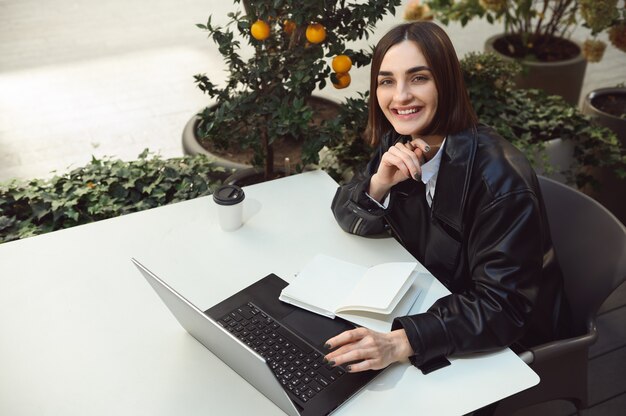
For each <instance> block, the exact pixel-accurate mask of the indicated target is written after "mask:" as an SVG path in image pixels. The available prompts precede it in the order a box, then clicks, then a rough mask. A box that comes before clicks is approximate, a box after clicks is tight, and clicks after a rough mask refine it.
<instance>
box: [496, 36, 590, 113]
mask: <svg viewBox="0 0 626 416" xmlns="http://www.w3.org/2000/svg"><path fill="white" fill-rule="evenodd" d="M502 36H503V35H502V34H499V35H494V36H492V37H490V38H489V39H487V41H486V42H485V51H486V52H493V53H495V54H497V55H499V56H500V57H502V58H503V59H505V60H509V61H514V60H516V59H513V58H510V57H508V56H506V55H502V54H501V53H500V52H498V51H497V50H495V49H494V47H493V43H494V42H495V41H496V39H499V38H501V37H502ZM577 45H578V44H577ZM578 46H579V50H581V49H580V45H578ZM517 61H518V62H519V63H520V64H521V65H522V67H523V68H524V70H523V71H522V73H521V74H520V75H518V76H517V77H516V79H515V84H516V85H517V86H518V87H519V88H537V89H541V90H544V91H546V92H547V93H548V94H550V95H560V96H561V97H563V98H564V99H565V101H567V102H569V103H570V104H572V105H573V106H578V101H579V99H580V92H581V90H582V86H583V80H584V78H585V70H586V69H587V60H586V59H585V57H584V56H583V55H582V52H581V53H579V54H578V56H576V57H575V58H573V59H568V60H565V61H558V62H539V61H527V60H521V61H520V60H517Z"/></svg>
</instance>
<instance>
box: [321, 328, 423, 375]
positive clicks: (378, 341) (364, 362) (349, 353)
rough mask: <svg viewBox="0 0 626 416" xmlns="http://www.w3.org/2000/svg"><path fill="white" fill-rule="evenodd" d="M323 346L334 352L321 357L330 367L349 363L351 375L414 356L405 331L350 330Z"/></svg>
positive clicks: (377, 368)
mask: <svg viewBox="0 0 626 416" xmlns="http://www.w3.org/2000/svg"><path fill="white" fill-rule="evenodd" d="M326 345H327V347H328V348H329V349H334V351H333V352H331V353H329V354H327V355H326V356H325V357H324V358H326V360H328V361H329V362H333V363H334V364H333V365H342V364H345V363H352V364H350V365H348V366H347V367H346V368H347V369H348V371H350V372H352V373H354V372H358V371H365V370H380V369H381V368H385V367H387V366H388V365H389V364H391V363H394V362H396V361H400V360H402V359H404V358H407V357H409V356H411V355H413V349H412V348H411V344H409V340H408V339H407V337H406V333H405V332H404V329H398V330H396V331H392V332H388V333H381V332H376V331H372V330H371V329H367V328H357V329H352V330H350V331H345V332H342V333H341V334H339V335H337V336H336V337H333V338H331V339H329V340H328V341H326Z"/></svg>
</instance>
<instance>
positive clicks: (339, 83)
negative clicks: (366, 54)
mask: <svg viewBox="0 0 626 416" xmlns="http://www.w3.org/2000/svg"><path fill="white" fill-rule="evenodd" d="M330 80H331V81H332V83H333V87H335V88H337V89H338V90H342V89H344V88H346V87H347V86H348V85H350V81H351V80H352V79H351V78H350V74H348V73H347V72H345V73H339V74H335V76H334V77H332V76H331V77H330ZM335 80H336V82H335Z"/></svg>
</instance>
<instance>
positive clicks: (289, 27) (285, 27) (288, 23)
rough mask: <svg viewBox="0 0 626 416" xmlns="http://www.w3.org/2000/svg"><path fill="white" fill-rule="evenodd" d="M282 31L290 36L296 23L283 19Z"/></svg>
mask: <svg viewBox="0 0 626 416" xmlns="http://www.w3.org/2000/svg"><path fill="white" fill-rule="evenodd" d="M283 30H284V31H285V33H286V34H288V35H291V34H292V33H293V31H294V30H296V23H295V22H294V21H292V20H289V19H285V21H284V22H283Z"/></svg>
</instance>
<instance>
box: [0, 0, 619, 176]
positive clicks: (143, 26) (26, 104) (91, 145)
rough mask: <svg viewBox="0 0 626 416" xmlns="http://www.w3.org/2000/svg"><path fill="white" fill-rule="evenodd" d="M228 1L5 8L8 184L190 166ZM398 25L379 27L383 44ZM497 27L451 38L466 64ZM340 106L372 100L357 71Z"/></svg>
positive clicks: (82, 0) (0, 114)
mask: <svg viewBox="0 0 626 416" xmlns="http://www.w3.org/2000/svg"><path fill="white" fill-rule="evenodd" d="M237 7H238V6H236V5H234V3H233V2H229V1H222V0H208V1H207V0H176V1H172V0H152V1H147V0H108V1H106V2H104V1H103V2H96V1H90V0H48V1H46V2H43V1H37V0H0V181H5V180H8V179H10V178H13V177H19V178H32V177H45V176H49V175H50V172H51V171H53V170H57V171H64V170H65V169H66V168H67V167H69V166H80V165H82V164H84V163H86V162H88V161H89V159H90V158H91V155H96V156H102V155H112V156H117V157H120V158H122V159H127V160H130V159H133V158H135V157H136V156H137V155H138V154H139V153H140V152H141V151H142V150H143V149H145V148H150V149H151V150H153V151H155V152H160V153H161V154H162V155H163V156H168V157H169V156H178V155H181V154H182V150H181V145H180V133H181V130H182V128H183V126H184V124H185V122H186V121H187V120H188V119H189V118H190V117H191V116H192V115H193V114H194V113H195V112H196V111H197V110H198V109H200V108H202V107H204V106H206V105H207V102H208V101H207V97H205V96H203V95H202V93H201V92H200V91H199V90H198V89H197V88H196V87H195V85H194V83H193V75H194V74H196V73H201V72H206V73H207V74H209V76H211V77H212V78H213V79H216V80H220V79H224V77H225V72H224V70H223V68H224V66H223V63H222V62H221V59H220V55H219V54H218V52H217V49H216V48H215V47H214V45H213V44H212V42H211V41H209V40H207V39H206V35H205V34H204V33H203V32H202V31H201V30H200V29H198V28H196V26H195V24H196V23H200V22H205V21H206V19H207V17H208V16H209V15H210V14H212V15H213V16H214V20H216V19H217V21H220V20H222V21H223V20H224V19H225V18H226V13H228V12H230V11H234V10H235V9H236V8H237ZM401 15H402V9H399V10H398V17H390V18H387V19H385V20H384V21H383V22H382V23H381V24H379V25H378V30H377V34H376V35H375V36H374V37H373V38H371V39H370V41H369V42H370V43H374V42H375V41H376V40H377V39H378V37H379V36H380V35H381V34H382V33H384V32H385V31H386V29H387V28H389V27H390V26H392V25H394V24H396V23H400V22H401ZM500 30H501V28H500V26H499V25H496V26H490V25H488V24H486V23H484V22H478V23H475V24H474V23H473V24H471V25H470V26H469V27H466V28H464V29H461V28H460V27H459V26H452V27H450V28H448V32H449V33H450V35H451V38H452V40H453V42H454V43H455V46H456V48H457V51H458V54H459V56H463V55H464V54H465V53H466V52H468V51H471V50H477V51H480V50H482V48H483V42H484V40H485V39H486V38H487V37H488V36H490V35H491V34H493V33H497V32H500ZM624 67H626V54H623V53H620V52H617V51H616V50H615V49H614V48H610V49H609V51H608V56H607V57H605V59H604V60H603V62H602V63H600V64H595V65H592V66H590V67H589V68H588V70H587V77H586V79H585V85H584V92H585V91H589V90H591V89H592V88H594V87H597V86H607V85H614V84H616V83H617V82H619V81H625V80H626V71H625V70H624ZM352 76H353V83H352V85H351V86H350V87H349V88H347V89H346V90H342V91H335V90H334V89H332V88H327V89H325V90H324V91H323V92H322V93H323V94H326V95H329V96H332V97H334V98H336V99H339V100H342V99H343V98H344V97H345V96H346V95H355V94H356V93H357V92H358V91H364V90H366V89H367V88H368V82H367V78H368V74H367V71H366V70H359V71H353V73H352Z"/></svg>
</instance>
